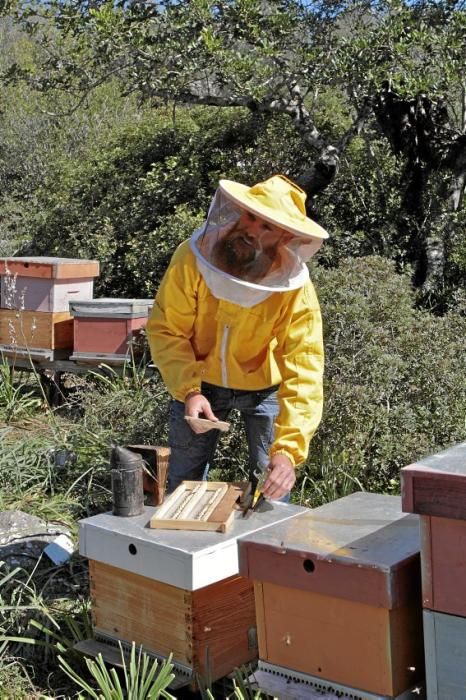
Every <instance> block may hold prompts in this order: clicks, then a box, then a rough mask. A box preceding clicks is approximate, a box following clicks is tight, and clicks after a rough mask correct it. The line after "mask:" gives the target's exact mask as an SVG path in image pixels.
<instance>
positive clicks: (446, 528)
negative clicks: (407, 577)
mask: <svg viewBox="0 0 466 700" xmlns="http://www.w3.org/2000/svg"><path fill="white" fill-rule="evenodd" d="M401 483H402V499H403V510H405V511H406V512H410V513H419V514H420V515H421V519H420V520H421V568H422V592H423V605H424V607H426V608H429V609H431V610H436V611H439V612H444V613H450V614H452V615H460V616H464V617H466V599H465V596H464V590H465V589H466V442H463V443H461V444H459V445H456V446H454V447H451V448H449V449H447V450H443V451H442V452H440V453H438V454H436V455H432V456H431V457H427V458H425V459H422V460H420V461H419V462H416V463H415V464H411V465H409V466H408V467H405V468H404V469H402V470H401ZM464 661H465V663H466V658H465V660H464Z"/></svg>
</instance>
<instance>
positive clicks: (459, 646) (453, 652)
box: [424, 610, 466, 700]
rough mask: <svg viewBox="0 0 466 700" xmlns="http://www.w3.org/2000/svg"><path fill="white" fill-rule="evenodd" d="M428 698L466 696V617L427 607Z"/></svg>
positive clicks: (439, 699) (442, 699)
mask: <svg viewBox="0 0 466 700" xmlns="http://www.w3.org/2000/svg"><path fill="white" fill-rule="evenodd" d="M424 637H425V649H426V690H427V697H428V700H462V699H463V698H464V697H466V663H465V659H466V619H465V618H464V617H457V616H455V615H444V614H443V613H439V612H433V611H432V610H424Z"/></svg>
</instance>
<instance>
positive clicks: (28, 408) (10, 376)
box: [0, 356, 42, 424]
mask: <svg viewBox="0 0 466 700" xmlns="http://www.w3.org/2000/svg"><path fill="white" fill-rule="evenodd" d="M41 403H42V400H41V398H40V397H38V396H37V392H36V391H35V390H34V389H31V388H30V387H29V388H28V387H27V386H25V385H24V384H22V383H17V382H15V377H14V373H13V372H12V371H11V368H10V365H9V364H8V361H7V360H6V359H5V358H2V357H1V356H0V421H4V422H5V423H7V424H8V423H10V422H12V421H15V420H18V419H19V418H24V417H25V416H30V415H32V414H34V413H35V412H36V411H37V409H38V408H39V407H40V405H41Z"/></svg>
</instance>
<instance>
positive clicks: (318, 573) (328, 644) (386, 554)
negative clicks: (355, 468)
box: [239, 493, 424, 698]
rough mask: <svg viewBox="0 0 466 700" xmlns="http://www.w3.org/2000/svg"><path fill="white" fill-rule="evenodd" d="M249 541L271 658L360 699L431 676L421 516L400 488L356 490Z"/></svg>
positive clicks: (395, 693) (248, 566) (245, 555)
mask: <svg viewBox="0 0 466 700" xmlns="http://www.w3.org/2000/svg"><path fill="white" fill-rule="evenodd" d="M239 549H240V573H241V574H242V575H243V576H246V577H249V578H252V579H254V582H255V584H254V585H255V598H256V610H257V622H258V639H259V658H260V659H261V661H263V662H266V663H267V664H271V665H273V666H275V667H277V668H284V669H288V672H289V673H290V674H291V677H293V673H303V674H306V676H307V678H308V679H312V681H315V683H322V682H323V681H325V683H326V684H330V685H332V684H334V685H336V686H338V687H339V688H340V689H341V688H343V689H346V691H345V692H349V693H351V692H354V694H353V695H350V696H351V697H358V698H359V697H363V695H362V694H361V693H364V692H367V693H372V694H373V696H377V697H379V696H380V697H387V698H398V697H401V696H402V695H403V693H405V692H407V691H408V689H409V688H411V687H412V686H414V685H416V683H418V682H419V681H420V680H421V679H422V677H423V675H424V664H423V638H422V619H421V618H422V611H421V598H420V562H419V521H418V518H417V517H416V516H413V515H408V516H406V515H403V514H402V512H401V502H400V499H399V498H398V497H396V496H383V495H379V494H369V493H357V494H353V495H351V496H348V497H346V498H342V499H339V500H337V501H335V502H333V503H329V504H327V505H324V506H322V507H320V508H316V509H315V510H313V511H311V512H308V513H306V514H304V515H301V516H299V517H297V518H295V519H293V520H291V521H289V522H285V523H282V524H279V525H277V526H276V527H274V528H270V529H268V530H267V531H261V532H256V533H254V534H253V535H251V536H248V537H243V538H241V539H240V540H239ZM358 693H359V694H358ZM364 697H365V696H364Z"/></svg>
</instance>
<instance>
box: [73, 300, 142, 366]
mask: <svg viewBox="0 0 466 700" xmlns="http://www.w3.org/2000/svg"><path fill="white" fill-rule="evenodd" d="M153 303H154V301H153V299H92V300H90V301H73V302H71V303H70V311H71V314H72V315H73V317H74V341H73V348H74V349H73V355H72V357H71V359H73V360H84V361H86V360H90V361H95V360H103V361H106V362H113V361H117V362H121V361H124V360H125V359H127V358H128V356H129V355H130V354H131V353H132V352H133V353H134V354H135V355H137V354H138V351H139V350H140V343H139V344H138V336H139V334H140V332H141V330H142V329H143V328H144V327H145V326H146V323H147V317H148V314H149V311H150V309H151V307H152V304H153Z"/></svg>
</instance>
